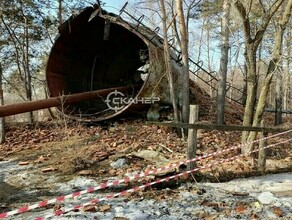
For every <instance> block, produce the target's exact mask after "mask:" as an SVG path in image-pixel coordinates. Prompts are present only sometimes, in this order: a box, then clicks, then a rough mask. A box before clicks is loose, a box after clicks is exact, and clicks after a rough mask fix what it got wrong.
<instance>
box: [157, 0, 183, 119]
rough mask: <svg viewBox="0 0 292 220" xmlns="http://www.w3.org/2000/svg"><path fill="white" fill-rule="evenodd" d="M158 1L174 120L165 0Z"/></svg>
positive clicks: (174, 101)
mask: <svg viewBox="0 0 292 220" xmlns="http://www.w3.org/2000/svg"><path fill="white" fill-rule="evenodd" d="M159 2H160V8H161V12H162V25H163V35H164V36H163V37H164V41H163V47H164V61H165V70H166V73H167V77H168V82H169V89H170V97H171V100H172V106H173V114H174V122H178V121H179V117H178V108H177V101H176V100H177V98H176V95H175V89H174V82H173V74H172V72H171V68H170V65H171V64H170V62H171V59H170V50H169V45H168V35H167V14H166V8H165V2H164V0H159Z"/></svg>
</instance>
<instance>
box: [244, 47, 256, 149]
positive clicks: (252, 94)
mask: <svg viewBox="0 0 292 220" xmlns="http://www.w3.org/2000/svg"><path fill="white" fill-rule="evenodd" d="M247 47H248V49H247V54H246V61H247V73H246V74H247V76H246V81H247V82H246V83H247V96H246V103H245V109H244V116H243V123H242V124H243V126H249V125H251V124H252V121H253V113H254V107H255V102H256V92H257V79H256V78H257V77H256V48H255V47H254V46H253V45H247ZM248 135H249V132H248V131H243V132H242V137H241V141H242V143H243V144H246V143H247V139H248ZM246 149H247V148H246V147H243V148H242V152H243V153H247V152H246Z"/></svg>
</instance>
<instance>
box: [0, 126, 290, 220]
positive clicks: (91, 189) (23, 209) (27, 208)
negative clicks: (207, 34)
mask: <svg viewBox="0 0 292 220" xmlns="http://www.w3.org/2000/svg"><path fill="white" fill-rule="evenodd" d="M290 132H292V130H289V131H284V132H281V133H278V134H274V135H271V136H268V137H264V138H261V139H257V140H255V141H253V142H250V143H257V142H260V141H261V140H266V139H270V138H274V137H277V136H281V135H284V134H287V133H290ZM250 143H246V144H239V145H236V146H233V147H230V148H227V149H224V150H220V151H217V152H213V153H210V154H206V155H203V156H199V157H195V158H193V159H189V160H184V161H181V162H177V163H174V164H169V165H167V166H164V167H161V168H157V169H153V170H150V171H145V172H143V173H138V174H136V175H134V176H131V177H125V178H124V179H118V180H114V181H112V182H107V183H102V184H100V185H99V186H96V187H89V188H87V189H85V190H82V191H79V192H74V193H72V194H69V195H65V196H59V197H57V198H54V199H50V200H44V201H41V202H39V203H36V204H33V205H27V206H23V207H21V208H19V209H17V210H13V211H9V212H5V213H1V214H0V219H3V218H6V217H8V216H13V215H16V214H21V213H24V212H28V211H30V210H33V209H36V208H43V207H45V206H47V205H50V204H55V203H58V202H63V201H64V200H66V199H72V198H75V197H78V196H81V195H84V194H87V193H92V192H95V191H97V190H100V189H105V188H107V187H111V186H117V185H119V184H121V183H128V182H130V181H133V180H136V179H139V178H142V177H145V176H148V175H151V174H156V173H159V172H164V171H167V170H171V169H174V168H176V167H179V166H181V165H183V164H187V163H190V162H195V161H200V160H203V159H205V158H208V157H214V156H218V155H220V154H223V153H227V152H229V151H232V150H236V149H240V148H241V147H243V146H246V145H248V144H250Z"/></svg>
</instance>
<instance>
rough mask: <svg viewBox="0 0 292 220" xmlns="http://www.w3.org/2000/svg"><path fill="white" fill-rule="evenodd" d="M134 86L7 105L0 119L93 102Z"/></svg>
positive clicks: (3, 107)
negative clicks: (83, 102)
mask: <svg viewBox="0 0 292 220" xmlns="http://www.w3.org/2000/svg"><path fill="white" fill-rule="evenodd" d="M135 87H136V86H134V87H133V86H124V87H115V88H110V89H101V90H95V91H91V92H83V93H76V94H71V95H63V96H58V97H52V98H48V99H42V100H36V101H30V102H22V103H16V104H9V105H4V106H0V117H6V116H10V115H16V114H21V113H25V112H31V111H36V110H40V109H46V108H51V107H59V106H62V105H69V104H74V103H78V102H81V101H87V100H93V99H97V98H100V97H105V96H107V95H108V94H109V93H111V92H114V91H119V92H124V91H128V90H131V89H133V88H135Z"/></svg>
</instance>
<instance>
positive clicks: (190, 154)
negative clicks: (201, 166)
mask: <svg viewBox="0 0 292 220" xmlns="http://www.w3.org/2000/svg"><path fill="white" fill-rule="evenodd" d="M198 120H199V106H198V105H190V118H189V123H190V124H194V123H195V122H197V121H198ZM196 149H197V129H189V130H188V150H187V159H188V160H189V159H192V158H195V157H196ZM195 166H196V164H195V162H191V163H188V165H187V169H188V170H192V169H194V168H195Z"/></svg>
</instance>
